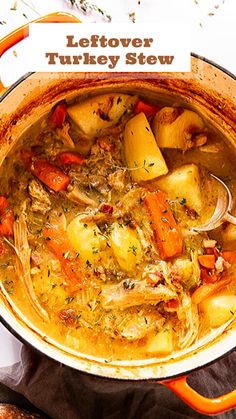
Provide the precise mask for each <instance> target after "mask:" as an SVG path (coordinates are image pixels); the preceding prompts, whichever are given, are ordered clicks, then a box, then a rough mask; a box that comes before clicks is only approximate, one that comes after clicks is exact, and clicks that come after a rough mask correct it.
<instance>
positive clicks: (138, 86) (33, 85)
mask: <svg viewBox="0 0 236 419" xmlns="http://www.w3.org/2000/svg"><path fill="white" fill-rule="evenodd" d="M76 21H77V22H78V20H77V19H76V18H75V17H74V16H72V15H69V14H66V13H62V12H61V13H56V14H52V15H48V16H45V17H42V18H40V19H38V20H37V21H36V22H41V23H43V22H51V23H54V22H55V23H57V22H76ZM27 36H28V25H25V26H23V27H21V28H19V29H17V30H15V31H14V32H13V33H11V34H10V35H8V36H6V37H5V38H4V39H2V40H1V41H0V57H1V56H2V55H3V53H4V52H5V51H6V50H7V49H8V48H10V47H11V46H13V45H15V44H16V43H18V42H19V41H21V40H22V39H23V38H25V37H27ZM2 89H3V86H0V90H2ZM108 91H120V92H121V91H125V92H136V93H138V94H140V95H141V96H143V97H145V96H147V95H148V97H149V98H152V99H154V100H155V98H156V99H158V98H161V97H164V98H165V99H166V98H167V99H168V100H171V101H172V102H173V101H175V100H178V102H181V103H183V104H186V105H188V106H191V107H192V108H193V109H195V110H196V111H197V112H198V113H199V114H200V115H202V116H203V117H204V118H205V120H207V121H209V122H210V123H211V124H212V125H213V126H214V127H215V128H216V129H217V130H218V132H219V133H220V134H222V135H223V136H224V137H225V138H226V140H227V141H228V142H229V143H230V144H231V145H232V146H233V147H234V148H236V119H235V115H236V79H235V77H234V76H233V75H231V74H229V73H227V72H226V71H225V70H223V69H221V68H219V67H218V66H216V65H215V64H213V63H210V62H208V61H207V60H205V59H203V58H200V57H197V56H194V55H193V56H192V70H191V73H142V74H138V73H132V74H131V73H127V74H126V73H120V74H118V73H109V74H108V73H29V74H26V75H25V76H24V77H22V78H21V79H20V80H19V81H17V82H16V83H15V84H14V85H13V86H12V87H11V88H9V89H8V90H6V91H5V92H4V93H3V94H2V96H1V98H0V144H1V147H0V164H2V162H3V160H4V158H5V157H6V155H7V154H8V153H9V151H10V149H11V148H12V147H13V146H14V144H15V143H16V142H17V140H18V139H19V137H20V136H21V134H22V133H23V132H24V131H25V130H26V129H27V128H28V127H30V126H31V125H32V124H33V123H34V122H36V121H37V120H38V119H39V118H41V117H42V116H43V115H45V114H46V113H47V112H49V111H50V110H51V109H52V107H53V106H54V105H55V103H57V102H58V101H60V100H61V99H66V100H71V99H73V98H74V97H78V96H82V95H88V94H90V93H91V94H92V93H94V92H96V94H99V93H103V92H108ZM0 317H1V320H2V322H3V324H4V325H5V326H7V327H8V329H9V330H10V331H11V332H12V333H14V334H15V335H16V336H17V337H18V338H19V339H21V340H23V341H24V342H26V343H28V344H30V345H32V346H33V347H34V348H36V349H37V350H39V351H40V352H41V353H43V354H44V355H47V356H49V357H51V358H52V359H54V360H56V361H58V362H61V363H63V364H65V365H67V366H69V367H72V368H75V369H77V370H79V371H84V372H87V373H90V374H94V375H97V376H101V377H107V378H108V377H109V378H114V379H119V380H120V379H125V380H127V379H128V380H147V379H150V380H152V382H153V381H155V382H157V383H159V384H162V385H164V386H166V387H168V388H169V389H171V390H172V391H173V392H174V393H175V394H177V396H178V397H179V398H181V399H182V400H183V401H184V402H185V403H187V404H188V405H189V406H191V407H192V408H193V409H195V410H197V411H198V412H201V413H205V414H207V415H216V414H220V413H222V412H225V411H227V410H230V409H232V408H235V407H236V390H234V391H232V392H230V393H228V394H224V395H222V396H220V397H217V398H213V399H209V398H206V397H204V396H202V395H200V394H198V393H197V392H196V391H195V390H194V389H192V388H191V387H190V386H189V384H188V382H187V377H188V374H189V373H190V372H191V371H193V370H195V369H199V368H202V367H204V366H205V365H206V364H209V363H210V362H213V361H215V360H216V359H218V358H219V357H222V356H223V355H226V354H227V353H229V352H230V351H232V350H233V349H234V348H235V342H236V320H234V321H233V322H231V323H230V324H229V325H228V326H227V327H222V328H221V329H220V330H219V329H218V330H217V332H216V333H215V335H214V336H213V335H211V338H209V339H205V341H204V342H199V343H197V344H194V345H192V346H191V347H190V348H188V349H187V350H186V349H185V350H184V351H181V352H178V353H176V354H174V355H173V356H172V358H169V359H155V358H152V359H148V360H147V359H145V360H138V361H128V360H127V361H111V362H109V363H107V362H105V360H104V359H101V358H96V357H91V356H87V355H86V354H84V353H79V352H77V351H75V350H73V349H71V348H68V347H65V346H63V345H61V344H59V343H57V342H56V341H54V340H53V339H51V338H50V337H49V336H47V335H45V333H44V330H43V328H42V327H41V326H40V324H39V323H37V322H34V320H33V319H32V318H29V317H28V316H26V315H25V314H24V312H22V311H21V308H20V307H17V306H16V305H15V304H14V303H13V302H12V301H11V300H10V299H9V296H8V295H7V294H6V292H5V291H4V288H3V287H1V289H0Z"/></svg>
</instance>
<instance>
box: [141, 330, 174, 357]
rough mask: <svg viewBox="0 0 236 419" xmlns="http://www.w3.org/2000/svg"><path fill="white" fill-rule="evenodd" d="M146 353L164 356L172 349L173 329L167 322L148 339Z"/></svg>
mask: <svg viewBox="0 0 236 419" xmlns="http://www.w3.org/2000/svg"><path fill="white" fill-rule="evenodd" d="M146 350H147V353H148V355H156V356H166V355H169V354H170V353H171V352H172V351H173V331H172V328H171V326H170V325H169V324H168V325H166V326H165V327H164V329H163V330H161V331H160V332H158V333H157V334H156V335H155V336H154V337H152V338H151V339H150V341H149V342H148V344H147V349H146Z"/></svg>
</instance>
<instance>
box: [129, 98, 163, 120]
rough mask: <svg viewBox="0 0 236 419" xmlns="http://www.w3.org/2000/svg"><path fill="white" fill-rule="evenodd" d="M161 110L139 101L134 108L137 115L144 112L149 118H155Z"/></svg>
mask: <svg viewBox="0 0 236 419" xmlns="http://www.w3.org/2000/svg"><path fill="white" fill-rule="evenodd" d="M159 110H160V107H158V106H156V105H152V104H150V103H146V102H144V101H142V100H138V101H137V102H136V104H135V107H134V113H135V114H137V113H140V112H143V113H144V114H145V115H146V117H147V118H149V117H152V116H155V115H156V113H157V112H158V111H159Z"/></svg>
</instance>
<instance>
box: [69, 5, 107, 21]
mask: <svg viewBox="0 0 236 419" xmlns="http://www.w3.org/2000/svg"><path fill="white" fill-rule="evenodd" d="M66 1H67V2H69V3H70V4H71V6H73V7H74V6H75V7H77V9H78V10H80V11H81V12H83V13H89V12H92V11H95V12H97V13H99V14H100V15H102V16H103V17H104V18H105V19H106V20H107V21H108V22H111V20H112V17H111V16H110V15H109V14H108V13H107V12H106V11H105V10H103V9H101V8H100V7H99V6H97V5H96V4H93V3H90V2H89V1H87V0H66Z"/></svg>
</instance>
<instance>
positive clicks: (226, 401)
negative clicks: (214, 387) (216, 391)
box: [158, 375, 236, 416]
mask: <svg viewBox="0 0 236 419" xmlns="http://www.w3.org/2000/svg"><path fill="white" fill-rule="evenodd" d="M187 377H188V376H187V375H185V376H182V377H180V378H176V379H173V380H170V381H159V382H158V383H159V384H162V385H164V386H166V387H168V388H169V389H170V390H172V391H173V392H174V393H175V394H176V395H177V396H178V397H179V398H180V399H181V400H183V401H184V402H185V403H186V404H188V405H189V406H190V407H191V408H192V409H194V410H196V411H197V412H199V413H203V414H206V415H209V416H211V415H218V414H220V413H224V412H226V411H228V410H230V409H233V408H235V407H236V390H233V391H231V392H230V393H227V394H224V395H222V396H219V397H216V398H207V397H204V396H202V395H201V394H199V393H198V392H197V391H196V390H194V389H193V388H192V387H190V385H189V384H188V382H187Z"/></svg>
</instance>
